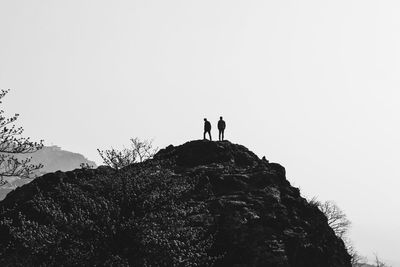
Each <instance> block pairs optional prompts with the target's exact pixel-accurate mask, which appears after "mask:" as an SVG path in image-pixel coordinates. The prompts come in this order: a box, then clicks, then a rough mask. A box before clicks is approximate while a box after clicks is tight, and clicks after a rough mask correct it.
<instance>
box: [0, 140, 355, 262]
mask: <svg viewBox="0 0 400 267" xmlns="http://www.w3.org/2000/svg"><path fill="white" fill-rule="evenodd" d="M0 266H272V267H274V266H293V267H294V266H296V267H311V266H312V267H336V266H337V267H339V266H340V267H347V266H349V267H350V266H351V264H350V257H349V255H348V253H347V252H346V249H345V247H344V244H343V241H342V240H341V239H339V238H337V237H336V236H335V234H334V232H333V230H332V229H331V228H330V227H329V226H328V224H327V219H326V217H325V216H324V215H323V214H322V213H321V212H320V211H319V210H318V208H317V207H315V206H313V205H311V204H309V203H308V202H307V201H306V200H305V199H304V198H302V197H301V196H300V192H299V190H298V189H297V188H294V187H292V186H291V185H290V183H289V182H288V181H287V180H286V178H285V169H284V168H283V167H282V166H280V165H279V164H275V163H268V162H267V161H266V160H261V159H259V158H258V157H257V156H256V155H255V154H253V153H252V152H250V151H249V150H248V149H246V148H245V147H243V146H240V145H235V144H232V143H230V142H227V141H224V142H210V141H192V142H188V143H186V144H184V145H181V146H177V147H174V146H169V147H167V148H165V149H163V150H161V151H160V152H159V153H158V154H157V155H156V156H155V157H154V159H152V160H149V161H146V162H144V163H138V164H133V165H130V166H128V167H126V168H124V169H122V170H120V171H118V172H116V171H114V170H112V169H110V168H107V167H104V166H102V167H99V168H97V169H87V170H83V169H78V170H75V171H71V172H65V173H63V172H56V173H50V174H46V175H44V176H43V177H40V178H37V179H35V180H34V181H33V182H31V183H30V184H27V185H24V186H22V187H20V188H18V189H16V190H15V191H13V192H11V193H10V194H9V195H8V196H7V197H6V199H5V200H3V201H2V202H0Z"/></svg>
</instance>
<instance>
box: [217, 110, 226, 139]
mask: <svg viewBox="0 0 400 267" xmlns="http://www.w3.org/2000/svg"><path fill="white" fill-rule="evenodd" d="M225 127H226V124H225V121H224V120H223V119H222V116H221V117H219V121H218V131H219V135H218V138H219V141H224V131H225Z"/></svg>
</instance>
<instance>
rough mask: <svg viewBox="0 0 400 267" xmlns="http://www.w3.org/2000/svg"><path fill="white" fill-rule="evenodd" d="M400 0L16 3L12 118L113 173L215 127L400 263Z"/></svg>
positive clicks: (2, 49) (9, 78)
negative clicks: (114, 163)
mask: <svg viewBox="0 0 400 267" xmlns="http://www.w3.org/2000/svg"><path fill="white" fill-rule="evenodd" d="M399 14H400V3H399V1H372V0H359V1H351V0H336V1H321V0H314V1H310V0H304V1H294V0H293V1H272V0H271V1H265V0H260V1H251V0H246V1H234V0H227V1H219V0H212V1H207V0H203V1H190V0H182V1H177V0H169V1H162V0H158V1H151V0H142V1H131V0H129V1H128V0H127V1H117V0H113V1H104V0H93V1H88V0H79V1H78V0H69V1H59V0H41V1H30V0H26V1H22V0H1V1H0V88H2V89H7V88H11V89H12V91H11V92H10V94H9V95H8V96H7V98H6V99H4V100H5V101H4V105H3V107H4V108H5V110H6V112H7V113H8V114H9V115H12V114H13V113H20V114H21V117H20V119H19V125H21V126H23V127H24V128H25V134H26V135H27V136H31V137H32V138H34V139H45V141H46V144H48V145H50V144H55V145H59V146H61V147H62V148H63V149H67V150H70V151H74V152H79V153H82V154H84V155H85V156H87V157H88V158H89V159H92V160H96V161H97V162H98V163H100V159H99V157H98V155H97V152H96V148H109V147H111V146H114V147H117V148H120V147H122V146H123V145H128V142H129V138H130V137H140V138H145V139H152V138H154V140H155V144H156V145H157V146H159V147H164V146H167V145H169V144H174V145H179V144H182V143H184V142H186V141H189V140H192V139H198V138H202V134H203V133H202V128H203V118H204V117H207V118H208V119H209V120H210V121H211V122H212V123H213V132H212V133H213V135H214V137H217V132H216V130H215V129H216V123H217V120H218V118H219V116H220V115H222V116H224V118H225V120H226V123H227V130H226V137H227V139H229V140H231V141H232V142H235V143H240V144H243V145H245V146H247V147H248V148H249V149H251V150H253V151H254V152H256V153H257V154H258V155H259V156H260V157H261V156H264V155H265V156H266V157H267V159H269V160H270V161H274V162H278V163H281V164H282V165H284V166H285V167H286V170H287V174H288V175H287V176H288V179H289V181H290V182H291V183H292V184H293V185H294V186H297V187H300V189H301V192H302V194H303V196H305V197H309V198H311V197H313V196H317V197H318V198H319V199H320V200H334V201H335V202H336V203H337V204H338V205H339V206H340V207H341V208H342V209H343V210H344V211H345V213H346V214H347V215H348V217H349V219H350V220H351V221H352V222H353V227H352V231H351V238H352V239H353V240H354V243H355V246H356V248H357V249H358V250H359V252H360V253H361V254H364V255H368V256H372V255H373V253H374V252H376V253H378V255H379V256H380V257H381V258H384V259H388V260H390V259H392V260H398V261H400V260H399V255H398V249H399V247H400V231H399V230H398V227H399V225H400V212H399V207H400V199H399V193H398V192H399V185H400V181H399V179H400V168H399V163H398V161H399V159H400V157H399V153H400V152H399V151H400V143H399V136H400V127H399V120H398V114H400V106H399V104H398V103H399V97H400V91H399V88H400V75H399V73H400V65H399V63H400V16H399Z"/></svg>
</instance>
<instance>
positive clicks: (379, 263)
mask: <svg viewBox="0 0 400 267" xmlns="http://www.w3.org/2000/svg"><path fill="white" fill-rule="evenodd" d="M375 266H376V267H390V266H389V265H387V264H386V263H384V262H382V261H381V260H380V259H379V257H378V255H377V254H375Z"/></svg>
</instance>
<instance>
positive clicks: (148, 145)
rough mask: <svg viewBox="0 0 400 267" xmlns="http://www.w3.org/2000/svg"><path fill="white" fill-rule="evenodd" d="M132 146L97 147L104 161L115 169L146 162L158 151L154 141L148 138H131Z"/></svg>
mask: <svg viewBox="0 0 400 267" xmlns="http://www.w3.org/2000/svg"><path fill="white" fill-rule="evenodd" d="M130 145H131V146H130V148H124V149H123V150H117V149H114V148H111V149H106V150H100V149H97V151H98V153H99V155H100V157H101V158H102V159H103V163H104V164H106V165H108V166H110V167H111V168H113V169H116V170H119V169H121V168H123V167H125V166H128V165H130V164H133V163H137V162H144V161H146V160H148V159H151V158H152V157H153V156H154V155H155V154H156V153H157V151H158V149H157V148H153V142H152V141H148V140H140V139H139V138H137V137H136V138H131V144H130Z"/></svg>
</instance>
